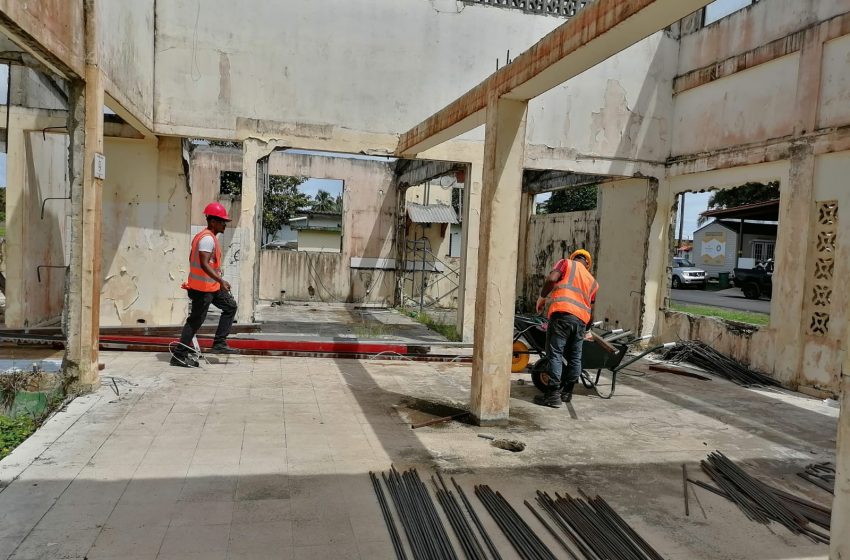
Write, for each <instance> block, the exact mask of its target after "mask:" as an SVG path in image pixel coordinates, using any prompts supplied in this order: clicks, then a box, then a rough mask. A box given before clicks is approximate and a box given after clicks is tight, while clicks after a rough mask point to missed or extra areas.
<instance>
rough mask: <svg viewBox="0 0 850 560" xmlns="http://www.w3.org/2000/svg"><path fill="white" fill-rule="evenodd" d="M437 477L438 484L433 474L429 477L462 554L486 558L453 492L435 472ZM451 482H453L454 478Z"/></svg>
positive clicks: (470, 558)
mask: <svg viewBox="0 0 850 560" xmlns="http://www.w3.org/2000/svg"><path fill="white" fill-rule="evenodd" d="M437 478H438V479H439V481H440V482H439V484H438V483H437V480H436V479H435V478H434V477H433V476H432V477H431V483H432V484H433V485H434V489H435V491H436V493H437V501H439V502H440V505H441V506H443V511H444V512H445V513H446V517H448V519H449V523H450V524H451V526H452V529H453V530H454V532H455V535H456V536H457V539H458V541H459V542H460V546H461V548H462V549H463V553H464V555H466V557H467V559H468V560H487V555H486V554H485V553H484V549H483V548H481V543H479V542H478V537H476V536H475V531H473V529H472V526H471V525H470V524H469V522H468V521H467V520H466V517H465V516H464V515H463V511H462V510H461V509H460V504H459V503H458V501H457V499H456V498H455V495H454V492H452V491H451V490H449V488H448V486H446V482H445V480H443V476H442V475H441V474H440V473H437ZM452 482H454V479H453V480H452ZM455 484H457V483H455Z"/></svg>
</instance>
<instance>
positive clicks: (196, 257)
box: [186, 228, 221, 292]
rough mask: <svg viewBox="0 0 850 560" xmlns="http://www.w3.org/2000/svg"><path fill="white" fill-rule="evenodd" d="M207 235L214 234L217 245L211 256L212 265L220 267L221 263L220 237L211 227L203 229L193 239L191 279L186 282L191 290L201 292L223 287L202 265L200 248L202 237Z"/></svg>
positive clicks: (190, 265) (190, 262)
mask: <svg viewBox="0 0 850 560" xmlns="http://www.w3.org/2000/svg"><path fill="white" fill-rule="evenodd" d="M207 235H210V236H212V238H213V243H214V246H215V250H214V253H213V254H212V255H211V258H210V265H211V266H214V267H215V268H218V267H219V266H220V264H221V246H220V245H219V244H218V238H217V237H216V236H215V234H214V233H213V232H212V231H210V229H209V228H205V229H203V230H201V231H200V232H198V234H197V235H196V236H195V238H194V239H192V249H191V250H190V251H189V280H188V281H187V282H186V286H187V287H188V288H189V289H190V290H197V291H199V292H217V291H219V290H220V289H221V284H219V283H218V282H216V281H215V280H213V279H212V277H210V276H209V275H208V274H207V273H206V272H205V271H204V269H203V267H202V266H201V254H200V251H199V250H198V246H199V245H200V242H201V239H203V238H204V237H206V236H207Z"/></svg>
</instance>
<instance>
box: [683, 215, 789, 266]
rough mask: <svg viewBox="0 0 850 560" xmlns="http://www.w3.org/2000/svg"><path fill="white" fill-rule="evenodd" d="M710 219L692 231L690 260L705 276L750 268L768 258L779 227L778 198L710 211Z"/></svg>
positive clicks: (772, 253)
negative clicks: (712, 219)
mask: <svg viewBox="0 0 850 560" xmlns="http://www.w3.org/2000/svg"><path fill="white" fill-rule="evenodd" d="M703 216H706V217H709V218H714V221H713V222H711V223H708V224H706V225H704V226H702V227H701V228H699V229H698V230H696V231H695V232H694V251H693V253H692V257H691V260H692V261H693V263H694V264H695V265H696V266H698V267H699V268H701V269H703V270H705V272H706V274H707V276H708V277H716V276H717V275H718V274H720V273H721V272H732V270H733V269H735V268H754V267H755V266H756V264H757V263H759V262H764V261H767V260H768V259H772V258H773V255H774V249H775V247H776V233H777V230H778V229H779V223H778V217H779V200H771V201H767V202H759V203H755V204H748V205H746V206H737V207H735V208H724V209H721V210H710V211H708V212H704V213H703Z"/></svg>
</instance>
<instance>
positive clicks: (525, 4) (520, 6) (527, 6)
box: [463, 0, 590, 17]
mask: <svg viewBox="0 0 850 560" xmlns="http://www.w3.org/2000/svg"><path fill="white" fill-rule="evenodd" d="M463 3H464V4H483V5H485V6H496V7H499V8H510V9H514V10H522V11H524V12H528V13H531V14H541V15H547V16H559V17H572V16H574V15H576V12H578V11H579V10H581V9H582V8H584V7H585V6H586V5H587V4H589V3H590V2H589V1H580V0H463Z"/></svg>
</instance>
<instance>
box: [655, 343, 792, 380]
mask: <svg viewBox="0 0 850 560" xmlns="http://www.w3.org/2000/svg"><path fill="white" fill-rule="evenodd" d="M662 358H664V359H665V360H668V361H671V362H677V363H678V362H688V363H691V364H693V365H695V366H697V367H700V368H702V369H704V370H706V371H709V372H712V373H716V374H717V375H720V376H721V377H725V378H726V379H728V380H729V381H732V382H733V383H736V384H738V385H741V386H744V387H758V386H765V385H770V386H777V387H778V386H779V385H780V383H779V382H778V381H777V380H775V379H773V378H772V377H770V376H768V375H765V374H763V373H759V372H757V371H753V370H751V369H750V368H748V367H747V366H745V365H743V364H741V363H740V362H737V361H735V360H733V359H732V358H729V357H728V356H724V355H723V354H721V353H720V352H718V351H717V350H715V349H714V348H712V347H711V346H709V345H707V344H705V343H702V342H699V341H696V340H686V341H682V342H679V343H677V344H676V346H674V347H673V348H671V349H670V350H667V351H666V352H664V353H663V354H662Z"/></svg>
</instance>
